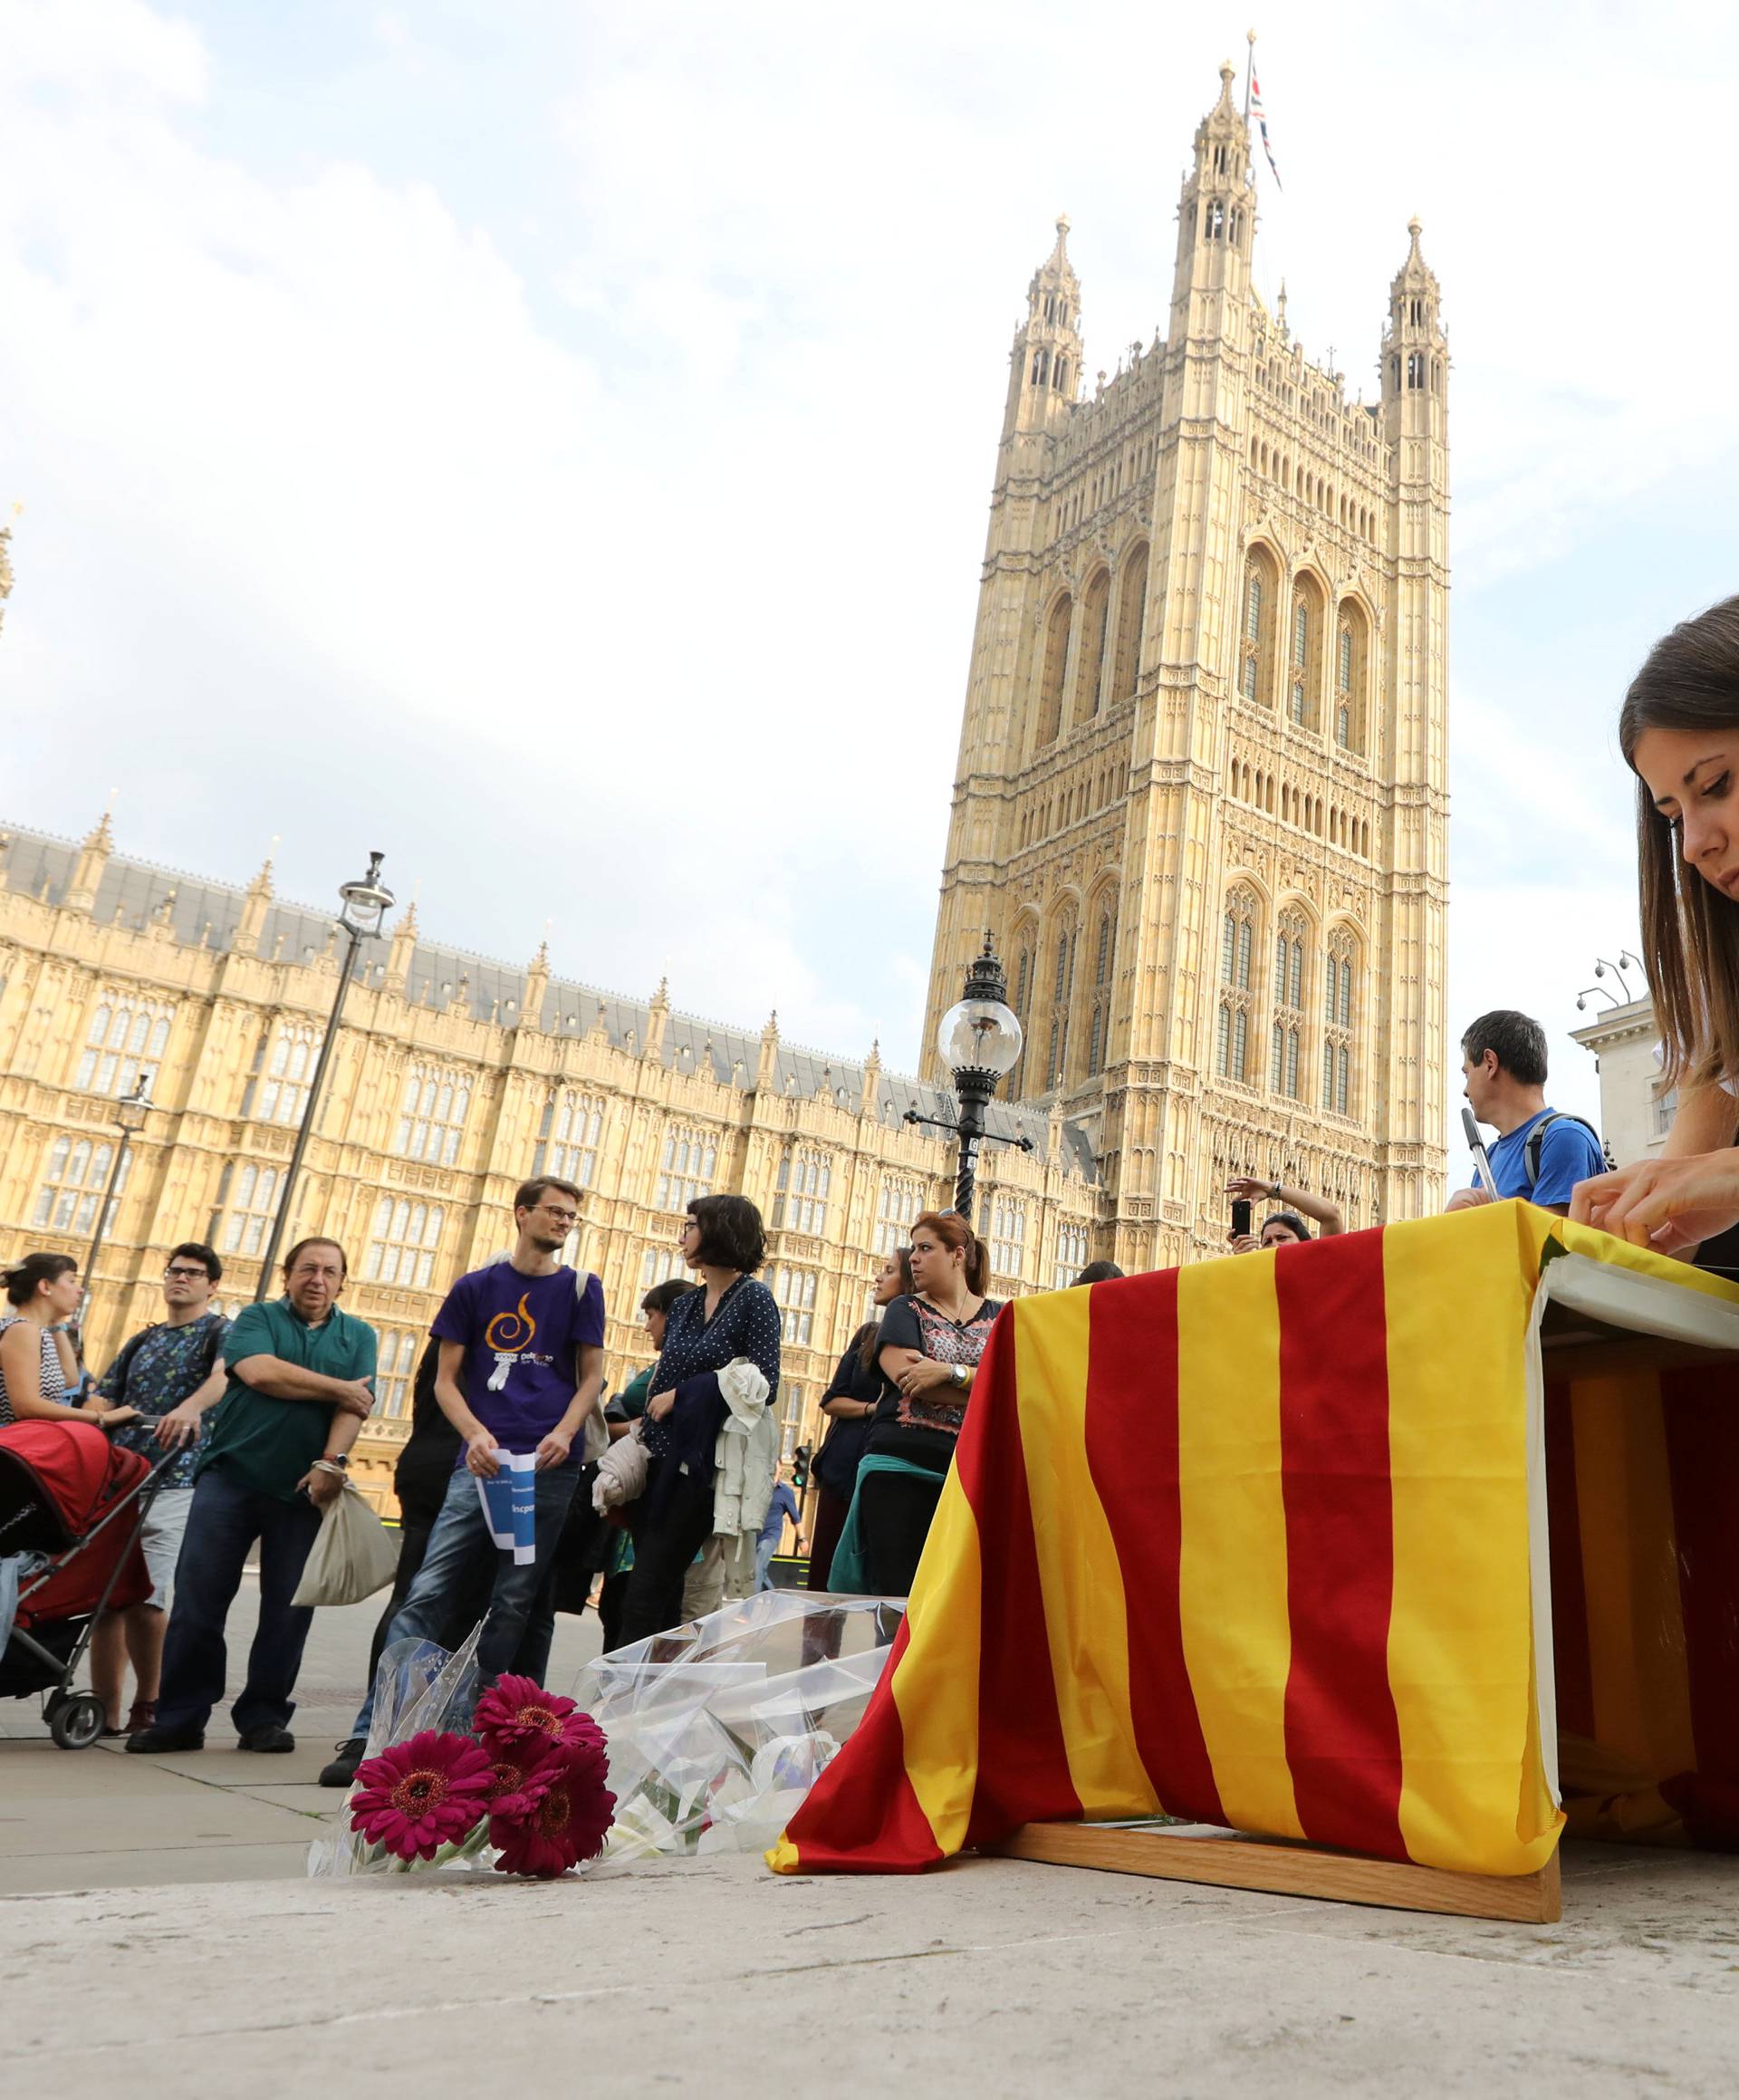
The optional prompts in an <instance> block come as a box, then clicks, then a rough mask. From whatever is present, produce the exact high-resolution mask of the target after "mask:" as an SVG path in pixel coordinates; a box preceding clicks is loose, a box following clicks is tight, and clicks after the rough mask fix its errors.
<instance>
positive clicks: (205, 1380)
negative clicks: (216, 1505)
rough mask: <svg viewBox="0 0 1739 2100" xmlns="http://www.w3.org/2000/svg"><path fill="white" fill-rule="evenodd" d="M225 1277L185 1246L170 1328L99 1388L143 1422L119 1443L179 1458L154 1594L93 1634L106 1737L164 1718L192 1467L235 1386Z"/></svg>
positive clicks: (204, 1250)
mask: <svg viewBox="0 0 1739 2100" xmlns="http://www.w3.org/2000/svg"><path fill="white" fill-rule="evenodd" d="M223 1273H224V1265H223V1264H222V1262H220V1261H219V1260H218V1258H217V1257H216V1255H215V1254H214V1253H213V1252H212V1250H211V1248H210V1247H203V1246H201V1245H200V1243H199V1242H198V1241H197V1240H194V1239H189V1240H186V1241H184V1242H183V1243H182V1244H181V1246H179V1247H177V1248H176V1250H175V1252H174V1253H173V1254H171V1255H170V1257H169V1261H168V1267H167V1268H166V1269H165V1270H164V1271H163V1318H162V1320H161V1322H160V1323H159V1324H158V1325H153V1326H149V1327H144V1328H141V1329H140V1331H139V1333H138V1334H135V1335H134V1336H133V1337H132V1339H131V1340H130V1342H129V1343H128V1344H127V1345H126V1346H125V1348H123V1349H122V1350H121V1352H120V1355H119V1356H117V1357H116V1358H115V1360H114V1362H113V1363H111V1364H110V1366H109V1368H108V1370H107V1371H106V1372H104V1373H103V1374H102V1377H101V1379H100V1380H99V1381H98V1383H97V1391H98V1392H99V1393H100V1394H101V1397H102V1398H103V1399H104V1400H107V1401H109V1402H112V1403H114V1404H116V1405H120V1406H124V1407H134V1408H137V1409H138V1410H139V1421H137V1422H135V1423H133V1424H132V1425H131V1426H130V1427H129V1428H127V1429H123V1430H117V1431H115V1437H114V1440H115V1442H116V1443H118V1444H124V1445H126V1446H127V1448H128V1449H129V1450H134V1451H137V1452H138V1453H139V1456H140V1457H141V1458H145V1459H149V1460H150V1462H151V1463H152V1464H153V1465H155V1464H157V1463H158V1461H159V1459H163V1458H164V1457H165V1456H167V1455H168V1453H169V1452H171V1451H173V1452H174V1453H175V1461H174V1463H173V1464H172V1465H171V1466H170V1467H169V1469H168V1471H167V1472H166V1473H165V1474H164V1475H163V1477H162V1479H161V1481H160V1482H159V1486H158V1488H157V1492H156V1494H155V1495H154V1496H153V1497H152V1498H151V1503H150V1507H149V1509H148V1510H147V1512H146V1517H145V1527H144V1529H143V1531H142V1532H141V1533H140V1535H139V1543H140V1545H141V1546H143V1547H144V1549H145V1565H146V1567H147V1569H148V1570H149V1574H150V1577H151V1594H150V1596H149V1598H148V1599H147V1601H146V1602H145V1603H144V1604H133V1605H131V1606H130V1607H129V1608H128V1609H127V1610H126V1611H124V1612H105V1613H104V1614H103V1615H102V1616H101V1618H100V1619H99V1620H98V1621H97V1624H96V1631H95V1633H93V1634H92V1636H91V1688H92V1690H93V1691H95V1692H96V1694H97V1696H98V1698H99V1699H101V1700H102V1702H103V1704H104V1706H105V1707H106V1708H107V1710H108V1720H107V1724H106V1726H105V1728H104V1729H103V1733H104V1734H105V1735H110V1736H118V1735H124V1734H129V1733H130V1732H132V1731H133V1730H135V1729H148V1728H149V1727H150V1725H151V1723H152V1721H153V1720H154V1719H156V1714H157V1692H158V1683H159V1679H160V1678H161V1676H162V1673H163V1633H164V1630H165V1628H166V1627H167V1626H168V1614H169V1598H170V1595H171V1594H172V1592H173V1590H174V1587H175V1563H176V1556H178V1554H179V1553H180V1551H181V1541H182V1538H183V1537H184V1536H186V1533H187V1511H188V1510H189V1509H190V1508H192V1507H193V1469H194V1463H195V1461H196V1459H197V1458H198V1455H199V1440H200V1436H201V1434H202V1433H203V1431H204V1427H205V1422H204V1417H205V1415H206V1414H207V1411H208V1410H210V1409H211V1408H214V1407H216V1404H217V1402H219V1401H220V1400H221V1399H222V1398H223V1397H224V1394H225V1392H226V1390H227V1388H228V1383H229V1380H228V1377H227V1375H226V1372H225V1369H224V1362H223V1339H224V1336H225V1334H226V1333H227V1332H228V1329H229V1322H228V1321H227V1320H226V1319H225V1318H224V1316H223V1315H222V1314H221V1313H215V1312H213V1311H212V1309H211V1294H212V1292H213V1290H214V1289H215V1288H216V1285H217V1283H218V1282H219V1280H220V1279H221V1278H222V1276H223ZM129 1662H130V1663H131V1664H132V1666H133V1680H134V1683H133V1703H132V1711H131V1712H130V1714H129V1716H128V1718H127V1723H126V1727H125V1728H124V1729H123V1727H122V1726H121V1719H120V1701H121V1688H122V1686H123V1684H124V1683H125V1681H126V1676H127V1665H128V1663H129Z"/></svg>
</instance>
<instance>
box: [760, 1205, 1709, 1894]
mask: <svg viewBox="0 0 1739 2100" xmlns="http://www.w3.org/2000/svg"><path fill="white" fill-rule="evenodd" d="M1552 1237H1556V1238H1558V1239H1559V1240H1560V1241H1561V1243H1562V1244H1564V1245H1566V1246H1568V1247H1570V1248H1571V1250H1572V1251H1574V1252H1576V1253H1579V1254H1584V1255H1590V1256H1593V1257H1595V1258H1596V1259H1598V1260H1600V1261H1602V1262H1609V1263H1611V1264H1614V1265H1616V1266H1619V1267H1625V1268H1629V1269H1631V1270H1641V1271H1643V1272H1644V1273H1650V1274H1655V1275H1659V1276H1668V1277H1670V1278H1671V1279H1672V1280H1674V1281H1677V1282H1687V1281H1693V1280H1694V1281H1695V1283H1696V1286H1697V1287H1698V1288H1705V1289H1708V1290H1711V1291H1713V1292H1715V1294H1717V1295H1722V1294H1726V1295H1730V1296H1734V1297H1735V1298H1739V1292H1734V1291H1733V1290H1732V1287H1731V1286H1724V1285H1722V1284H1719V1283H1716V1282H1715V1281H1714V1279H1709V1278H1703V1277H1694V1272H1691V1271H1689V1270H1687V1269H1686V1268H1684V1267H1681V1266H1680V1265H1678V1264H1677V1263H1668V1262H1664V1261H1662V1260H1660V1259H1659V1258H1658V1257H1654V1256H1651V1255H1647V1254H1643V1253H1639V1252H1638V1251H1637V1250H1635V1249H1633V1248H1629V1247H1624V1246H1622V1245H1621V1244H1620V1243H1619V1242H1618V1241H1616V1240H1613V1239H1610V1238H1608V1237H1607V1236H1605V1235H1604V1234H1600V1233H1594V1232H1590V1231H1587V1230H1585V1229H1584V1228H1578V1227H1574V1226H1570V1225H1567V1224H1566V1223H1565V1222H1564V1221H1563V1220H1561V1219H1558V1218H1556V1217H1553V1216H1552V1215H1551V1214H1549V1213H1547V1212H1544V1211H1542V1210H1537V1209H1532V1208H1531V1207H1530V1206H1527V1205H1525V1204H1517V1203H1503V1204H1495V1205H1492V1206H1489V1207H1486V1208H1483V1209H1477V1210H1473V1211H1465V1212H1462V1213H1458V1214H1457V1215H1456V1216H1455V1217H1452V1218H1439V1219H1422V1220H1418V1221H1416V1222H1410V1223H1407V1224H1401V1225H1394V1226H1390V1227H1388V1228H1386V1229H1382V1230H1375V1231H1369V1232H1360V1233H1353V1234H1349V1235H1345V1236H1343V1237H1340V1238H1335V1239H1329V1240H1320V1241H1316V1242H1314V1243H1312V1244H1311V1245H1309V1246H1304V1247H1286V1248H1284V1249H1283V1250H1280V1251H1279V1252H1278V1253H1269V1254H1259V1255H1248V1256H1244V1257H1239V1258H1236V1259H1226V1260H1221V1261H1212V1262H1205V1263H1201V1264H1198V1265H1196V1266H1195V1267H1188V1268H1185V1269H1180V1270H1172V1271H1167V1272H1163V1273H1160V1274H1158V1275H1152V1276H1135V1277H1130V1278H1128V1279H1126V1280H1124V1281H1120V1282H1111V1283H1105V1284H1098V1285H1095V1286H1092V1287H1091V1288H1090V1289H1089V1290H1071V1291H1061V1292H1056V1293H1053V1294H1052V1295H1051V1296H1041V1297H1033V1298H1023V1299H1020V1300H1018V1301H1017V1302H1016V1303H1015V1304H1014V1305H1011V1306H1010V1308H1009V1309H1008V1311H1007V1312H1006V1313H1004V1315H1003V1317H1002V1318H1001V1319H1000V1320H999V1321H998V1323H997V1325H996V1328H995V1331H994V1334H993V1335H992V1338H991V1343H990V1346H989V1348H988V1350H987V1351H986V1353H985V1360H984V1364H983V1366H982V1368H981V1370H980V1373H979V1376H978V1379H977V1381H976V1382H975V1386H974V1390H973V1401H972V1407H971V1410H970V1411H969V1413H968V1416H967V1426H966V1432H965V1434H964V1435H963V1436H962V1438H961V1441H960V1450H959V1454H958V1458H957V1460H956V1467H955V1469H954V1471H953V1472H952V1474H951V1475H950V1476H949V1479H948V1481H947V1485H946V1488H945V1489H944V1492H943V1496H942V1500H941V1503H940V1505H939V1507H938V1508H937V1516H936V1521H935V1525H934V1527H933V1528H932V1530H931V1534H930V1539H929V1544H928V1546H927V1549H926V1552H925V1556H924V1560H923V1564H922V1565H921V1567H920V1569H919V1571H918V1580H917V1583H916V1584H915V1585H914V1588H913V1592H912V1596H911V1601H910V1608H909V1611H908V1616H907V1619H906V1623H905V1624H904V1625H903V1627H902V1628H901V1630H900V1633H899V1635H898V1639H897V1640H896V1642H895V1644H894V1648H893V1652H892V1654H891V1656H890V1658H889V1667H888V1669H887V1671H885V1673H884V1674H883V1677H882V1680H881V1682H880V1684H879V1686H878V1688H877V1691H876V1693H875V1695H874V1697H873V1699H872V1700H871V1702H870V1705H869V1710H868V1711H867V1713H866V1715H865V1717H864V1720H863V1722H862V1724H861V1726H860V1729H858V1732H857V1733H856V1735H855V1736H854V1737H853V1738H852V1739H851V1740H850V1742H849V1743H848V1744H847V1745H846V1747H845V1748H844V1749H843V1750H842V1751H841V1754H840V1756H839V1757H838V1758H835V1760H834V1761H833V1763H832V1764H831V1766H830V1767H829V1768H828V1769H827V1771H826V1772H824V1773H823V1775H822V1777H821V1780H820V1781H819V1782H818V1784H817V1786H816V1787H815V1788H814V1790H813V1792H812V1794H811V1795H810V1797H809V1798H808V1800H807V1801H806V1802H805V1803H804V1805H803V1806H802V1809H801V1810H800V1811H799V1812H798V1814H797V1815H796V1816H795V1817H794V1818H793V1822H792V1824H791V1826H790V1828H789V1830H788V1831H787V1832H786V1834H785V1835H784V1837H783V1839H782V1840H781V1842H780V1844H779V1845H777V1846H776V1847H775V1848H774V1850H773V1852H772V1853H770V1854H768V1859H769V1862H770V1864H772V1865H773V1866H774V1867H775V1868H776V1869H778V1870H779V1871H781V1872H784V1873H800V1872H805V1871H813V1870H817V1869H821V1870H826V1869H835V1870H841V1869H842V1870H857V1871H863V1872H879V1873H888V1872H902V1871H912V1870H915V1869H918V1868H921V1867H925V1866H928V1865H931V1864H936V1863H937V1862H938V1861H940V1860H943V1859H946V1858H947V1857H949V1856H950V1855H952V1854H955V1853H956V1852H958V1851H960V1850H961V1849H962V1848H963V1847H965V1846H970V1845H978V1844H985V1843H992V1842H994V1841H995V1840H996V1839H998V1838H1000V1837H1002V1836H1004V1835H1006V1834H1007V1833H1008V1832H1009V1831H1010V1830H1012V1829H1013V1828H1014V1826H1015V1825H1018V1824H1021V1823H1025V1822H1030V1821H1040V1820H1046V1819H1053V1818H1073V1817H1080V1818H1085V1819H1087V1820H1110V1819H1114V1818H1119V1817H1129V1816H1143V1815H1149V1814H1153V1813H1156V1812H1161V1811H1163V1812H1165V1813H1167V1814H1171V1815H1176V1816H1184V1817H1187V1818H1188V1819H1190V1820H1193V1821H1200V1822H1206V1823H1212V1824H1217V1825H1225V1826H1229V1827H1231V1828H1233V1829H1237V1830H1242V1831H1246V1832H1251V1833H1255V1834H1260V1835H1273V1836H1279V1837H1294V1838H1299V1837H1302V1838H1305V1839H1308V1840H1310V1841H1311V1842H1313V1843H1316V1844H1321V1845H1338V1846H1345V1847H1348V1848H1350V1849H1353V1850H1356V1851H1359V1852H1363V1853H1370V1854H1377V1855H1379V1856H1380V1857H1384V1858H1388V1859H1397V1860H1412V1861H1415V1862H1417V1864H1422V1865H1429V1866H1438V1867H1446V1868H1455V1869H1461V1870H1464V1871H1469V1872H1475V1873H1482V1874H1528V1873H1532V1872H1533V1871H1534V1870H1536V1869H1537V1868H1539V1867H1540V1866H1542V1864H1544V1863H1545V1861H1546V1860H1547V1859H1548V1857H1549V1856H1550V1855H1551V1854H1552V1849H1553V1847H1554V1846H1555V1845H1556V1843H1557V1839H1558V1834H1559V1830H1560V1828H1561V1825H1562V1823H1563V1820H1564V1819H1563V1816H1562V1815H1561V1812H1560V1810H1559V1807H1558V1806H1557V1801H1556V1797H1555V1793H1554V1788H1553V1786H1552V1777H1551V1763H1550V1760H1551V1758H1552V1748H1553V1746H1552V1742H1551V1740H1550V1728H1551V1722H1550V1715H1551V1711H1552V1705H1551V1696H1550V1694H1551V1686H1550V1684H1548V1686H1547V1688H1546V1696H1545V1697H1544V1698H1543V1699H1542V1696H1541V1691H1540V1687H1539V1686H1538V1684H1537V1683H1536V1676H1535V1665H1536V1655H1537V1653H1539V1654H1542V1655H1544V1656H1546V1657H1549V1656H1550V1653H1551V1647H1550V1640H1549V1637H1546V1636H1543V1635H1542V1636H1541V1637H1540V1638H1538V1639H1537V1637H1536V1627H1535V1623H1534V1604H1535V1594H1536V1592H1535V1585H1534V1584H1533V1582H1532V1572H1533V1571H1532V1551H1533V1548H1534V1546H1536V1544H1537V1545H1539V1546H1540V1548H1541V1550H1542V1552H1543V1550H1544V1545H1543V1541H1541V1540H1536V1539H1535V1538H1534V1536H1532V1534H1533V1532H1534V1530H1535V1529H1537V1528H1538V1527H1537V1525H1534V1524H1531V1518H1530V1495H1529V1488H1530V1472H1529V1458H1530V1438H1531V1437H1532V1438H1533V1439H1534V1440H1535V1453H1536V1457H1537V1454H1538V1440H1539V1438H1540V1436H1541V1434H1542V1421H1541V1402H1540V1385H1539V1380H1538V1374H1537V1371H1536V1373H1535V1377H1534V1380H1533V1382H1532V1392H1533V1398H1532V1401H1531V1399H1530V1378H1529V1351H1530V1348H1531V1346H1532V1345H1533V1344H1532V1342H1531V1337H1530V1328H1529V1320H1530V1312H1531V1309H1532V1301H1533V1296H1534V1290H1535V1286H1536V1285H1537V1283H1538V1281H1539V1276H1540V1270H1541V1258H1542V1250H1543V1248H1544V1247H1545V1243H1546V1241H1547V1239H1548V1238H1552ZM1576 1440H1577V1457H1578V1461H1579V1463H1580V1455H1581V1448H1582V1439H1581V1428H1580V1421H1579V1422H1578V1425H1577V1431H1576ZM1734 1452H1735V1454H1739V1440H1735V1441H1734ZM1534 1482H1535V1485H1536V1487H1538V1486H1539V1484H1540V1474H1539V1470H1538V1469H1537V1468H1536V1472H1535V1475H1534ZM1729 1557H1730V1558H1731V1557H1732V1556H1729ZM1538 1594H1540V1595H1541V1596H1543V1595H1544V1594H1546V1590H1545V1587H1544V1585H1543V1584H1542V1585H1541V1586H1540V1589H1539V1592H1538ZM1700 1608H1701V1609H1702V1610H1704V1611H1705V1613H1709V1612H1714V1613H1716V1614H1718V1612H1719V1609H1720V1604H1719V1600H1718V1599H1716V1600H1715V1602H1713V1603H1712V1602H1711V1601H1710V1599H1709V1597H1708V1596H1707V1595H1706V1594H1705V1598H1704V1601H1703V1604H1702V1605H1701V1606H1700ZM1542 1716H1544V1717H1546V1718H1545V1719H1543V1720H1542Z"/></svg>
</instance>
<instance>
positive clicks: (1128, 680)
mask: <svg viewBox="0 0 1739 2100" xmlns="http://www.w3.org/2000/svg"><path fill="white" fill-rule="evenodd" d="M1147 612H1148V547H1147V542H1146V541H1145V540H1144V541H1143V542H1142V543H1141V544H1140V545H1139V546H1138V547H1137V548H1136V549H1135V550H1134V552H1133V553H1132V554H1130V555H1129V559H1128V560H1127V561H1126V562H1125V563H1124V564H1123V577H1122V581H1121V582H1120V583H1119V585H1118V587H1117V653H1116V661H1115V662H1114V663H1113V665H1112V667H1111V705H1112V706H1113V707H1115V706H1117V704H1118V703H1119V701H1121V700H1132V699H1133V698H1135V689H1136V685H1137V682H1138V681H1139V679H1140V676H1141V635H1142V628H1143V623H1144V622H1145V621H1146V619H1147Z"/></svg>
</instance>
